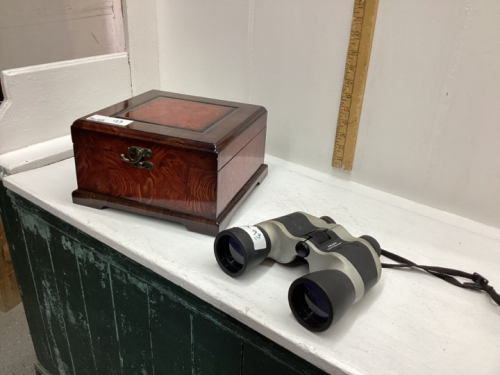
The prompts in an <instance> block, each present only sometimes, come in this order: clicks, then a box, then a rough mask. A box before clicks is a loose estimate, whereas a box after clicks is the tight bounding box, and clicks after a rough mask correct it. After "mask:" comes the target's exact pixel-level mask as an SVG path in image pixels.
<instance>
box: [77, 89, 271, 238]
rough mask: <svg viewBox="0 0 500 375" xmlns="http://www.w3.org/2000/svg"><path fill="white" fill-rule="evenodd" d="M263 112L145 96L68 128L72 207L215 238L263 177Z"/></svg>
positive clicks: (214, 102)
mask: <svg viewBox="0 0 500 375" xmlns="http://www.w3.org/2000/svg"><path fill="white" fill-rule="evenodd" d="M266 120H267V110H266V109H265V108H264V107H261V106H256V105H250V104H242V103H233V102H227V101H222V100H215V99H207V98H200V97H195V96H188V95H181V94H175V93H169V92H163V91H156V90H153V91H149V92H146V93H144V94H141V95H138V96H135V97H133V98H131V99H129V100H125V101H123V102H121V103H118V104H115V105H113V106H111V107H108V108H105V109H103V110H100V111H97V112H95V113H93V114H91V115H88V116H85V117H82V118H80V119H78V120H76V121H75V122H74V123H73V125H72V126H71V135H72V139H73V148H74V154H75V163H76V175H77V181H78V190H75V191H74V192H73V202H74V203H77V204H81V205H84V206H89V207H93V208H99V209H101V208H104V207H111V208H116V209H121V210H125V211H130V212H134V213H139V214H143V215H148V216H153V217H158V218H162V219H167V220H171V221H175V222H178V223H181V224H183V225H184V226H185V227H186V228H187V229H189V230H191V231H195V232H200V233H205V234H210V235H216V234H217V233H218V232H219V231H220V230H223V229H224V228H225V227H226V226H227V225H228V223H229V220H230V218H231V216H232V214H233V213H234V211H235V210H236V209H237V207H238V206H239V204H240V203H242V202H243V200H244V199H245V198H246V197H247V196H248V194H250V192H251V191H252V190H253V189H254V188H255V187H256V186H257V185H258V184H260V183H261V182H262V180H263V179H264V178H265V177H266V176H267V165H265V164H263V162H264V151H265V143H266Z"/></svg>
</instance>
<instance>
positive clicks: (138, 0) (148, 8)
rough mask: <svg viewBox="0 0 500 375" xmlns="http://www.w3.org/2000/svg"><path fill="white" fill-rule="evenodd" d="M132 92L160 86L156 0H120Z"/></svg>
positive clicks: (138, 92) (139, 92)
mask: <svg viewBox="0 0 500 375" xmlns="http://www.w3.org/2000/svg"><path fill="white" fill-rule="evenodd" d="M123 15H124V26H125V43H126V46H127V51H128V52H129V59H130V60H129V62H130V74H131V81H132V87H133V92H134V96H135V95H139V94H142V93H143V92H146V91H149V90H154V89H159V88H160V62H159V58H158V48H159V47H158V27H157V18H156V17H157V12H156V0H123Z"/></svg>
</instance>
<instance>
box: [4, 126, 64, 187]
mask: <svg viewBox="0 0 500 375" xmlns="http://www.w3.org/2000/svg"><path fill="white" fill-rule="evenodd" d="M71 157H73V142H72V141H71V136H70V135H67V136H64V137H59V138H56V139H51V140H50V141H46V142H42V143H37V144H35V145H32V146H28V147H25V148H21V149H19V150H16V151H12V152H8V153H6V154H3V155H0V180H3V179H4V178H5V177H6V176H8V175H11V174H15V173H20V172H26V171H29V170H31V169H35V168H40V167H43V166H45V165H48V164H52V163H56V162H58V161H61V160H64V159H68V158H71Z"/></svg>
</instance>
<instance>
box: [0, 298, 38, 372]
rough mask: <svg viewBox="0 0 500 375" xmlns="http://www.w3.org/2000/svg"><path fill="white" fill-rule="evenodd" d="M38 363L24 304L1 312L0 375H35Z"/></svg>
mask: <svg viewBox="0 0 500 375" xmlns="http://www.w3.org/2000/svg"><path fill="white" fill-rule="evenodd" d="M35 362H36V356H35V350H34V349H33V342H32V341H31V335H30V332H29V330H28V323H27V322H26V315H25V313H24V307H23V304H22V303H21V304H19V305H17V306H16V307H14V308H13V309H12V310H10V311H9V312H6V313H4V312H1V311H0V374H1V375H34V374H35V369H34V364H35Z"/></svg>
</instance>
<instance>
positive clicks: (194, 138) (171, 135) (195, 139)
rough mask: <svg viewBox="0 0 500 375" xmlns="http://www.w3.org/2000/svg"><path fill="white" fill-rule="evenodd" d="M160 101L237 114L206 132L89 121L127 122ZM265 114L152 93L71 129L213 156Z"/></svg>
mask: <svg viewBox="0 0 500 375" xmlns="http://www.w3.org/2000/svg"><path fill="white" fill-rule="evenodd" d="M159 97H161V98H172V99H177V100H186V101H193V102H198V103H205V104H209V105H213V106H221V107H231V108H234V110H233V111H232V112H231V113H230V114H229V115H228V116H225V117H223V118H222V119H221V120H220V121H218V122H216V123H215V124H213V125H212V126H210V127H209V128H208V129H206V130H205V131H203V132H198V131H191V130H188V129H182V128H173V127H167V126H158V124H152V123H148V122H142V121H134V122H133V123H131V124H129V125H127V126H125V127H121V126H116V125H111V124H104V123H96V122H93V121H89V120H87V118H88V117H90V116H91V115H94V114H97V115H102V116H109V117H118V118H125V119H126V117H124V114H126V113H127V112H129V111H130V110H132V109H133V108H136V107H138V106H140V105H142V104H144V103H147V102H150V101H152V100H154V99H156V98H159ZM266 113H267V110H266V109H265V108H264V107H262V106H256V105H251V104H245V103H237V102H229V101H224V100H217V99H209V98H201V97H198V96H190V95H183V94H177V93H171V92H164V91H158V90H151V91H148V92H146V93H144V94H141V95H138V96H135V97H133V98H130V99H128V100H125V101H123V102H120V103H117V104H115V105H112V106H110V107H107V108H104V109H102V110H99V111H97V112H94V113H92V114H89V115H87V116H84V117H82V118H80V119H78V120H76V121H75V122H74V123H73V125H72V129H73V128H79V129H86V130H96V131H98V132H101V133H107V134H118V135H122V136H130V137H133V138H135V139H141V140H149V141H154V142H157V143H161V144H167V145H173V146H177V147H185V148H191V149H202V150H207V151H212V152H213V151H215V150H216V149H217V150H221V149H223V148H225V147H226V146H227V145H228V144H229V143H231V142H232V141H233V140H234V139H235V138H236V137H237V136H238V135H239V134H242V133H243V132H244V131H245V129H247V128H248V127H251V126H253V124H254V122H255V121H256V120H257V119H259V118H260V117H261V116H262V115H264V114H266ZM73 143H78V138H77V137H75V136H73Z"/></svg>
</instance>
